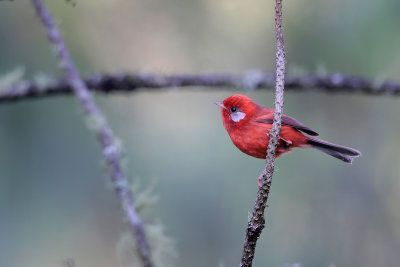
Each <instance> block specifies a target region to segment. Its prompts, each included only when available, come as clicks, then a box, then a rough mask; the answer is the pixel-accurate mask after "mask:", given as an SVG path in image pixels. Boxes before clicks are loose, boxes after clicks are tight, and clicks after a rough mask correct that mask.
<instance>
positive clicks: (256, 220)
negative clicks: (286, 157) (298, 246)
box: [240, 0, 285, 267]
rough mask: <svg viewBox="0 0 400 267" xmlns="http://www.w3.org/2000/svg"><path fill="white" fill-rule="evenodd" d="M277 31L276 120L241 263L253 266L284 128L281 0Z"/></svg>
mask: <svg viewBox="0 0 400 267" xmlns="http://www.w3.org/2000/svg"><path fill="white" fill-rule="evenodd" d="M275 30H276V42H277V50H276V93H275V112H274V121H273V123H272V130H271V132H270V138H269V143H268V149H267V157H266V161H267V162H266V165H265V169H264V171H263V172H262V173H261V175H260V183H261V186H260V187H259V188H258V192H257V199H256V202H255V204H254V208H253V214H252V216H251V218H250V221H249V223H248V225H247V230H246V239H245V242H244V245H243V254H242V260H241V263H240V266H246V267H250V266H251V265H252V262H253V258H254V253H255V249H256V244H257V239H258V238H259V237H260V235H261V231H262V230H263V228H264V226H265V218H264V211H265V207H266V206H267V200H268V195H269V191H270V187H271V183H272V175H273V173H274V167H275V150H276V146H277V144H278V138H279V132H280V130H281V118H282V113H283V91H284V79H285V45H284V41H283V34H282V0H276V6H275Z"/></svg>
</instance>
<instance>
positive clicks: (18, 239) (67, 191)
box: [0, 0, 400, 267]
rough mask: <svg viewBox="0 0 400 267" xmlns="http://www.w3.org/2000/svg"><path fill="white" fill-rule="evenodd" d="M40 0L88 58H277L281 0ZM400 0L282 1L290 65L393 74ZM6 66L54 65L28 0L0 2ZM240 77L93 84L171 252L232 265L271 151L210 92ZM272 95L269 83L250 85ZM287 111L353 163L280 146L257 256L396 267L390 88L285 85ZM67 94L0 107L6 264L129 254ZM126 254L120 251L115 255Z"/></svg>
mask: <svg viewBox="0 0 400 267" xmlns="http://www.w3.org/2000/svg"><path fill="white" fill-rule="evenodd" d="M75 2H76V5H75V6H73V5H72V4H70V3H69V2H66V1H61V0H60V1H46V3H47V4H48V5H49V8H50V9H51V11H52V13H53V15H54V16H55V18H56V19H57V22H58V25H59V27H60V28H61V30H62V32H63V35H64V38H65V41H66V43H67V45H68V47H69V48H70V50H71V53H72V56H73V58H74V59H75V60H76V64H77V65H78V67H79V70H80V71H81V73H83V74H85V73H90V72H97V71H104V72H119V71H132V72H133V71H148V72H157V73H195V72H212V71H219V72H223V71H225V72H230V71H232V72H233V71H241V70H246V69H262V70H273V69H274V64H275V62H274V58H275V52H274V49H275V40H274V38H275V37H274V36H275V35H274V17H273V15H274V1H260V0H251V1H246V0H218V1H213V0H198V1H178V0H151V1H149V0H136V1H128V0H113V1H110V0H98V1H79V0H75ZM399 11H400V2H399V1H397V0H382V1H375V0H353V1H347V0H336V1H328V0H326V1H312V0H299V1H290V0H289V1H285V2H284V35H285V42H286V48H287V62H288V66H289V67H288V68H289V72H290V71H292V72H294V71H297V72H314V71H317V70H318V71H327V72H343V73H345V74H360V75H366V76H371V77H374V78H376V79H377V80H382V79H384V78H391V79H395V80H400V79H399V77H398V76H399V68H400V50H399V47H400V34H399V27H400V17H399V15H398V14H399ZM0 36H1V42H0V59H1V60H0V73H2V75H6V74H7V73H9V72H10V71H12V70H15V68H23V69H24V78H26V79H34V78H37V77H41V76H43V75H44V74H45V75H48V76H56V77H57V76H60V75H61V72H60V71H59V69H58V63H57V61H56V59H55V58H54V53H53V52H52V50H51V48H50V46H49V44H48V42H47V40H46V38H45V35H44V33H43V30H42V28H41V26H40V24H39V22H38V20H37V19H36V17H35V14H34V11H33V10H32V8H31V5H30V3H29V1H0ZM236 92H239V90H238V89H235V88H231V89H224V90H221V89H212V90H210V89H205V88H195V89H194V90H190V92H189V91H187V90H179V89H178V90H176V89H174V90H170V89H166V90H160V91H157V92H155V91H152V92H148V91H140V92H136V93H132V94H116V95H109V96H102V95H98V96H97V97H96V99H97V101H98V103H99V105H100V106H101V108H102V109H103V110H104V112H105V113H106V116H107V118H108V119H109V121H110V123H111V125H112V127H113V128H114V129H115V132H116V134H117V135H118V136H119V137H120V140H121V142H122V144H123V145H124V149H125V152H126V164H125V165H126V172H127V174H128V176H129V178H130V179H131V180H132V181H139V182H140V189H139V191H140V190H145V189H146V188H147V187H148V186H152V185H154V194H155V195H157V196H158V198H159V201H158V202H157V203H156V204H153V205H152V206H151V207H149V208H148V209H147V212H146V214H144V215H143V216H144V220H145V222H149V221H158V222H159V223H160V224H161V225H162V226H163V228H164V233H165V234H166V235H167V236H169V237H171V238H173V239H174V244H175V245H174V246H175V248H174V249H175V250H176V251H177V252H178V253H179V256H178V258H177V260H176V266H182V267H183V266H194V267H196V266H237V265H238V263H239V259H240V256H241V249H242V244H243V240H244V234H245V227H246V224H247V220H248V213H249V212H250V211H251V209H252V206H253V203H254V200H255V195H256V190H257V177H258V175H259V174H260V172H261V170H262V169H263V167H264V161H262V160H258V159H254V158H250V157H248V156H246V155H244V154H242V153H241V152H240V151H239V150H237V149H236V148H235V147H234V146H233V145H232V144H231V141H230V139H229V138H228V135H227V134H226V132H225V130H224V129H223V127H222V123H221V119H220V113H219V109H218V108H217V107H216V106H215V105H213V102H214V101H215V100H221V99H224V98H225V97H227V96H229V95H231V94H233V93H236ZM246 94H247V95H248V96H250V97H252V98H254V99H255V100H256V101H257V102H259V103H262V104H263V105H265V106H272V105H273V93H272V92H271V91H254V92H246ZM285 98H286V99H285V113H286V114H289V115H291V116H294V117H296V118H297V119H298V120H300V121H301V122H303V123H305V124H306V125H308V126H310V127H311V128H313V129H316V130H317V131H318V132H319V133H320V134H321V137H322V138H324V139H327V140H329V141H332V142H336V143H339V144H343V145H347V146H352V147H355V148H358V149H359V150H361V151H362V153H363V156H362V157H361V158H359V159H357V160H356V161H355V162H354V164H353V165H346V164H343V163H342V162H340V161H338V160H336V159H334V158H331V157H328V156H325V155H323V154H321V153H320V152H317V151H310V150H302V149H298V150H297V151H295V152H294V153H292V154H290V155H287V156H284V157H283V158H280V159H279V160H278V162H277V168H276V172H275V176H274V181H273V185H272V192H271V196H270V199H269V206H270V207H269V208H268V210H267V227H266V229H265V230H264V232H263V234H262V238H261V239H260V240H259V243H258V246H257V250H256V257H255V263H254V266H285V265H286V264H293V263H300V264H301V265H302V266H364V267H367V266H371V267H372V266H399V264H400V254H399V251H400V207H399V203H400V177H399V172H400V164H399V161H400V153H399V150H400V143H399V140H400V116H399V114H400V104H399V100H400V99H399V98H396V97H382V96H381V97H379V96H362V95H342V94H341V95H328V94H326V93H318V92H301V93H294V92H288V93H287V94H286V96H285ZM87 124H88V123H87V121H86V119H84V117H83V116H82V110H81V108H80V106H79V104H78V103H77V101H76V100H75V99H74V97H72V96H57V97H51V98H43V99H35V100H26V101H20V102H17V103H5V104H1V105H0V148H1V149H0V266H4V267H12V266H16V267H24V266H30V267H36V266H41V267H48V266H62V264H63V261H64V260H66V259H69V258H73V259H74V260H75V262H76V265H77V266H97V267H108V266H123V265H122V264H121V263H122V262H123V261H122V260H121V259H120V257H119V256H118V255H119V254H120V253H119V251H118V247H120V242H121V236H123V235H124V234H125V233H126V231H127V228H126V225H125V224H124V221H123V218H122V216H121V215H122V213H121V211H120V209H119V204H118V202H117V200H116V197H115V195H114V192H113V190H112V188H111V186H110V184H109V182H108V176H107V172H106V171H105V168H104V162H103V161H102V158H101V151H100V148H99V145H98V143H97V141H96V139H95V137H94V134H93V132H92V131H90V130H89V128H88V125H87ZM124 266H126V265H124Z"/></svg>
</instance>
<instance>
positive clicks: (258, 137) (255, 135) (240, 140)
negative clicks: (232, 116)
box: [230, 124, 272, 158]
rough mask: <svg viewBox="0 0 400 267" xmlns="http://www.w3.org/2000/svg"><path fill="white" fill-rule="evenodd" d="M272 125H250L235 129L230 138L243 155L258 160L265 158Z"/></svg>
mask: <svg viewBox="0 0 400 267" xmlns="http://www.w3.org/2000/svg"><path fill="white" fill-rule="evenodd" d="M271 128H272V125H270V124H249V125H245V126H242V127H238V128H236V129H234V130H233V131H232V132H231V134H230V137H231V139H232V142H233V144H234V145H235V146H236V147H237V148H239V149H240V150H241V151H242V152H243V153H246V154H248V155H250V156H253V157H256V158H265V152H266V150H267V147H268V142H269V136H268V133H269V131H270V130H271Z"/></svg>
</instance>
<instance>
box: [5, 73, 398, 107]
mask: <svg viewBox="0 0 400 267" xmlns="http://www.w3.org/2000/svg"><path fill="white" fill-rule="evenodd" d="M84 81H85V83H86V85H87V86H88V87H89V89H90V90H92V91H97V92H102V93H110V92H133V91H136V90H138V89H160V88H171V87H193V86H202V87H213V88H216V87H227V88H232V87H234V88H239V89H244V90H253V89H273V88H274V86H275V73H273V72H262V71H258V70H252V71H246V72H242V73H225V74H223V73H209V74H177V75H162V74H151V73H132V74H127V73H122V74H106V73H103V74H102V73H98V74H92V75H88V76H87V77H86V78H85V79H84ZM285 89H287V90H289V91H302V90H318V91H323V92H328V93H359V94H366V95H391V96H392V95H396V96H399V95H400V82H396V81H390V80H387V81H382V82H378V81H376V80H374V79H371V78H368V77H362V76H346V75H343V74H340V73H336V74H332V75H317V74H310V75H302V76H287V77H286V79H285ZM70 93H72V90H71V88H70V86H69V84H68V82H67V81H66V80H65V79H54V80H42V81H20V82H17V83H15V84H14V85H12V86H11V87H10V88H8V89H5V90H2V92H0V102H11V101H16V100H21V99H26V98H35V97H45V96H52V95H60V94H70Z"/></svg>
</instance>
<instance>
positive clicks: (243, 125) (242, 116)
mask: <svg viewBox="0 0 400 267" xmlns="http://www.w3.org/2000/svg"><path fill="white" fill-rule="evenodd" d="M216 104H217V105H219V106H220V107H221V112H222V122H223V124H224V127H225V129H226V131H227V132H228V134H229V136H230V138H231V140H232V142H233V143H234V144H235V146H236V147H237V148H239V149H240V150H241V151H242V152H244V153H246V154H248V155H250V156H253V157H256V158H262V159H265V157H266V151H267V147H268V142H269V131H270V130H271V128H272V121H273V116H274V110H273V109H270V108H265V107H262V106H260V105H258V104H257V103H255V102H254V101H252V100H251V99H250V98H249V97H247V96H244V95H233V96H230V97H228V98H227V99H225V100H224V101H223V102H216ZM306 134H307V135H306ZM317 135H318V134H317V133H316V132H315V131H313V130H311V129H310V128H308V127H307V126H305V125H304V124H302V123H301V122H299V121H297V120H296V119H294V118H291V117H289V116H286V115H283V116H282V129H281V132H280V134H279V137H280V139H279V143H278V147H277V149H276V156H277V157H279V156H281V155H283V154H285V153H289V152H291V151H292V149H293V148H295V147H308V148H315V149H318V150H320V151H322V152H324V153H327V154H329V155H331V156H333V157H335V158H338V159H340V160H342V161H344V162H347V163H352V161H353V159H354V158H355V157H358V156H360V155H361V153H360V152H359V151H358V150H356V149H353V148H349V147H345V146H341V145H336V144H333V143H329V142H327V141H324V140H321V139H318V138H315V137H312V136H317Z"/></svg>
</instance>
